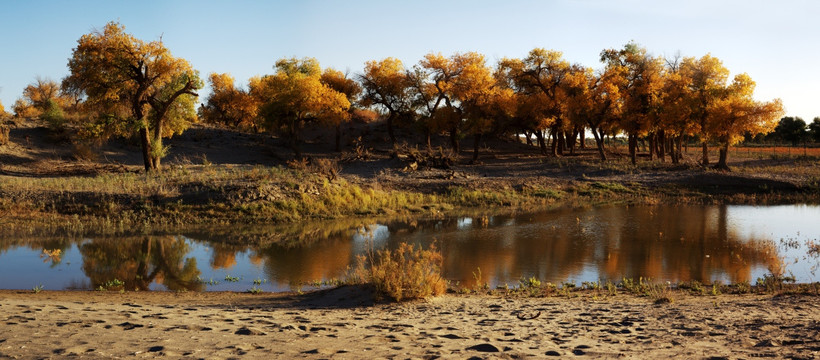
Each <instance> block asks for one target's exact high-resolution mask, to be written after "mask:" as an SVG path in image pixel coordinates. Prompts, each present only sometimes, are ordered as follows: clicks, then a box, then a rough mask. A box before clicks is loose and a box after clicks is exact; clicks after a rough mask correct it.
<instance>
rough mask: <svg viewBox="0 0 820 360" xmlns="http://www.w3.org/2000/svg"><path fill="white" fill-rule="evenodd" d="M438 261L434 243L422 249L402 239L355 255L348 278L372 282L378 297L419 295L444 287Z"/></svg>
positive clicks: (354, 280) (439, 257)
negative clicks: (390, 247) (395, 244)
mask: <svg viewBox="0 0 820 360" xmlns="http://www.w3.org/2000/svg"><path fill="white" fill-rule="evenodd" d="M441 263H442V256H441V252H440V251H438V249H436V247H435V245H431V246H430V248H429V249H427V250H424V249H422V248H421V247H420V246H419V247H415V246H413V245H410V244H407V243H403V244H401V245H400V246H399V248H398V249H396V250H392V251H391V250H379V251H376V252H375V253H374V252H373V251H370V252H369V253H368V254H367V255H366V256H365V255H359V256H358V258H357V262H356V267H355V268H354V270H353V272H352V274H351V280H353V282H358V283H363V284H370V285H372V286H373V287H374V288H375V290H376V295H377V296H379V297H387V298H390V299H393V300H395V301H402V300H411V299H421V298H426V297H429V296H435V295H440V294H443V293H444V291H445V290H446V287H447V282H446V281H445V280H444V278H442V277H441Z"/></svg>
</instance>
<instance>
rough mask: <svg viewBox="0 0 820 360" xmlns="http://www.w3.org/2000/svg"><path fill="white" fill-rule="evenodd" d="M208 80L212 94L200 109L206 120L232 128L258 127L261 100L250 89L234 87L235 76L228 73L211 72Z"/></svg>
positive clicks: (201, 115) (200, 113)
mask: <svg viewBox="0 0 820 360" xmlns="http://www.w3.org/2000/svg"><path fill="white" fill-rule="evenodd" d="M256 79H257V80H256V81H258V78H256ZM208 82H209V83H210V84H211V95H210V96H209V97H208V99H207V100H206V101H205V104H204V105H203V106H202V107H201V108H200V109H199V115H200V117H202V119H203V120H204V121H206V122H209V123H216V124H223V125H226V126H229V127H232V128H239V129H245V130H247V129H256V127H257V126H258V124H257V113H258V109H259V101H258V99H257V98H255V97H254V96H253V95H252V94H251V93H250V91H245V90H242V89H237V88H236V87H234V78H233V77H232V76H231V75H230V74H227V73H226V74H217V73H211V74H209V75H208ZM253 86H256V85H253Z"/></svg>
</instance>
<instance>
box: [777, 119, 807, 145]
mask: <svg viewBox="0 0 820 360" xmlns="http://www.w3.org/2000/svg"><path fill="white" fill-rule="evenodd" d="M773 135H775V136H776V137H778V138H780V139H781V140H784V141H788V142H790V143H792V146H797V144H798V143H799V142H801V141H803V140H805V139H806V138H807V137H808V132H807V131H806V122H805V121H803V119H801V118H799V117H791V116H786V117H784V118H782V119H780V121H779V122H778V123H777V127H775V128H774V133H773Z"/></svg>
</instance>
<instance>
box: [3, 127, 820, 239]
mask: <svg viewBox="0 0 820 360" xmlns="http://www.w3.org/2000/svg"><path fill="white" fill-rule="evenodd" d="M49 136H50V135H49V132H48V130H46V129H44V128H42V127H36V126H34V125H32V124H28V125H25V124H23V125H21V126H20V127H19V128H17V129H14V130H13V131H12V133H11V140H12V142H11V143H10V144H8V145H6V146H4V147H2V148H0V214H2V217H0V225H2V228H3V231H5V232H6V233H7V234H12V235H13V234H32V233H34V232H39V233H43V234H85V233H89V232H92V233H102V234H119V233H126V232H150V231H153V230H155V229H158V228H163V227H173V226H178V225H183V224H184V225H220V224H260V223H264V224H271V223H278V224H283V223H289V222H296V221H305V220H323V219H339V218H346V217H359V216H369V217H372V216H383V217H390V216H407V215H410V216H418V217H437V216H444V215H452V214H455V213H458V212H465V211H471V212H475V211H476V210H479V211H480V212H485V213H493V212H516V211H522V210H526V211H534V210H539V209H546V208H558V207H586V206H594V205H601V204H608V203H621V204H723V203H726V204H755V205H765V204H781V203H820V185H818V184H820V159H818V158H816V157H810V156H795V157H788V156H787V157H783V156H775V155H765V154H761V153H754V152H751V151H748V152H744V151H737V152H734V153H732V157H731V158H730V159H731V160H732V161H731V162H730V165H731V166H732V167H733V169H734V171H732V172H722V171H716V170H713V169H710V168H708V167H702V166H699V165H697V164H696V160H697V156H696V154H694V151H693V152H692V153H691V154H689V155H687V157H686V158H685V160H684V162H683V163H682V164H679V165H674V164H671V163H668V162H665V163H664V162H659V161H657V160H655V161H649V160H648V159H642V160H641V161H640V162H639V164H638V165H631V164H630V163H629V162H628V160H627V159H626V158H625V157H623V156H622V154H621V153H619V152H618V149H617V148H613V149H612V151H613V152H612V153H611V154H610V155H611V159H610V160H609V161H608V162H604V163H602V162H600V161H598V160H596V158H595V156H596V152H595V151H594V150H593V149H577V150H576V153H575V154H574V155H571V156H564V157H558V158H550V157H544V156H542V155H540V154H538V152H537V149H536V148H534V147H530V146H527V145H524V144H519V143H511V142H503V141H499V140H496V142H497V143H494V144H493V146H492V147H491V148H488V149H484V150H483V155H482V156H481V157H480V159H479V161H478V162H477V163H471V162H470V161H469V156H468V154H467V153H464V154H461V155H460V156H455V155H453V154H449V155H448V154H447V153H446V151H443V150H438V151H437V152H433V153H429V154H428V153H425V152H423V151H422V152H419V151H417V150H415V148H411V147H407V146H404V147H397V148H391V147H387V146H385V145H384V144H381V146H380V147H379V146H376V147H373V148H362V146H357V147H356V148H354V149H353V150H349V151H347V152H343V153H340V154H339V153H333V152H327V151H324V149H323V148H322V144H321V143H312V144H308V145H309V146H308V148H307V149H306V154H307V155H308V156H309V157H310V158H311V160H310V161H305V162H295V161H291V160H287V159H288V158H287V156H288V155H287V149H285V148H281V147H279V146H278V145H277V143H276V141H274V140H273V139H271V138H270V137H266V136H264V135H262V134H243V133H237V132H231V131H227V130H220V129H215V128H210V127H202V126H197V127H195V128H193V129H191V130H189V131H188V132H186V133H185V134H183V135H182V136H178V137H174V138H173V139H172V140H170V141H169V144H170V146H171V147H172V148H173V149H174V150H173V151H172V154H173V155H171V156H169V159H167V161H165V162H164V163H165V164H166V166H165V169H164V170H163V171H162V172H160V173H156V174H148V175H146V174H143V173H141V172H140V166H139V158H138V151H136V150H137V149H136V148H135V147H134V146H133V145H128V144H127V143H125V144H122V143H120V144H109V145H105V146H103V147H100V148H98V149H96V150H94V152H93V154H96V155H94V156H92V155H89V154H87V153H86V152H88V151H90V150H87V149H86V150H85V152H84V151H83V150H82V148H77V146H76V145H71V144H70V143H68V144H67V143H63V142H56V143H55V142H54V141H53V140H49ZM83 154H85V155H83ZM425 164H427V165H425ZM428 165H429V166H428ZM479 215H480V214H479Z"/></svg>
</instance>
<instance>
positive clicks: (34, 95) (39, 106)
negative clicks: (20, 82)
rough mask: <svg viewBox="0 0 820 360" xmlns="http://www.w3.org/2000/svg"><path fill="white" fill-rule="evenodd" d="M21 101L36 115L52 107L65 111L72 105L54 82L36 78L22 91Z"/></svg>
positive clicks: (69, 98) (68, 97)
mask: <svg viewBox="0 0 820 360" xmlns="http://www.w3.org/2000/svg"><path fill="white" fill-rule="evenodd" d="M23 99H24V100H25V101H26V102H27V103H28V104H29V105H30V106H32V107H33V108H34V109H35V110H36V111H37V112H38V113H42V112H44V111H46V110H47V109H48V108H49V107H53V106H54V105H57V106H59V107H60V108H61V109H65V108H67V107H69V106H71V105H72V103H71V102H72V99H71V97H70V96H69V95H68V94H65V93H64V92H63V91H61V90H60V85H59V84H57V83H56V82H55V81H54V80H51V79H44V78H41V77H39V76H38V77H36V78H35V80H34V82H33V83H31V84H29V85H28V86H26V87H25V89H23Z"/></svg>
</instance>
